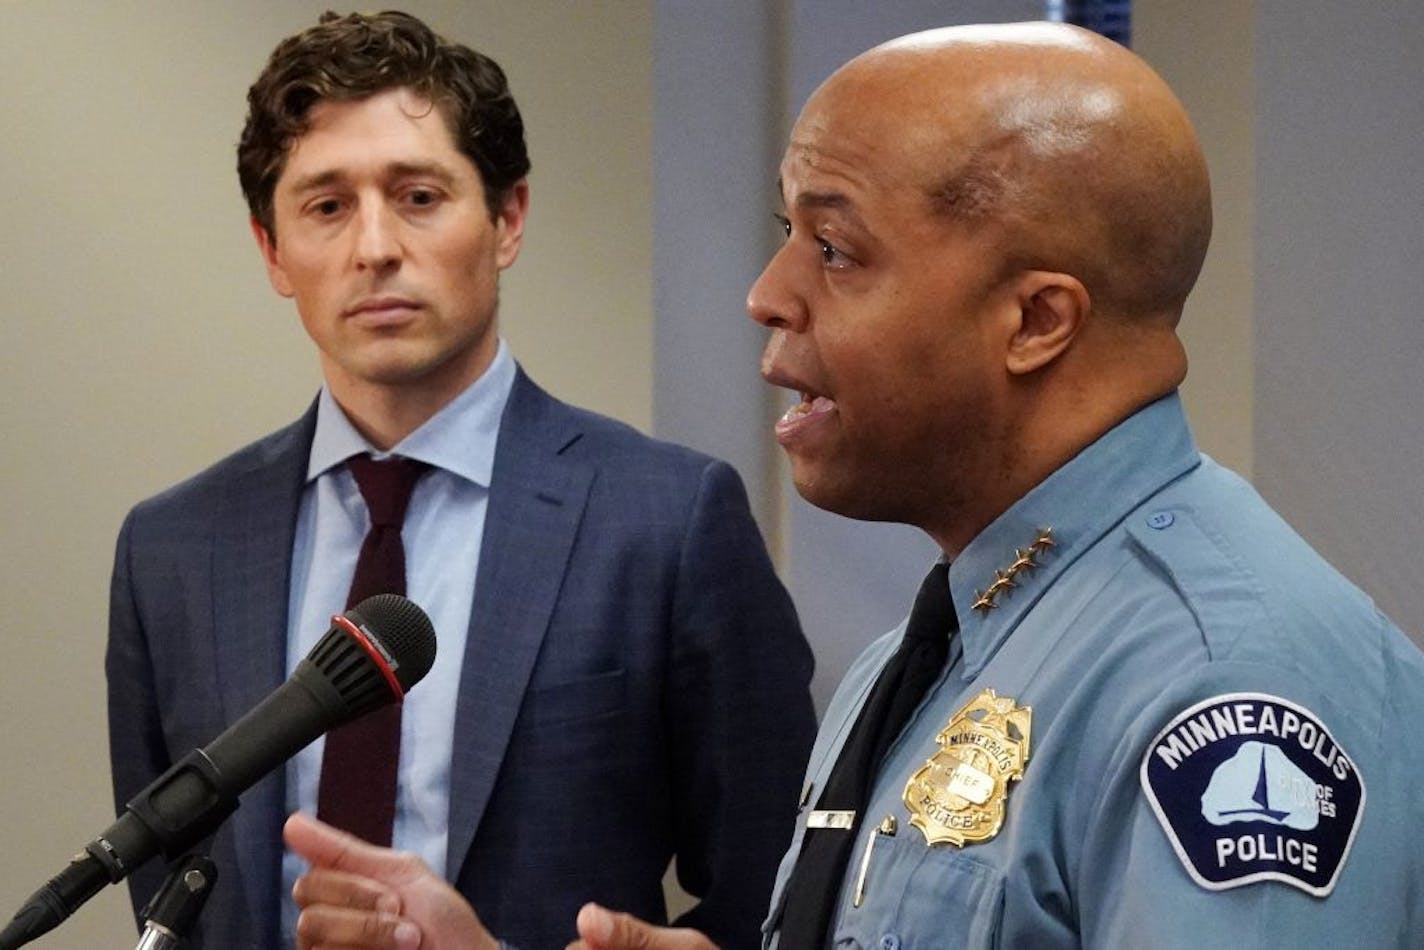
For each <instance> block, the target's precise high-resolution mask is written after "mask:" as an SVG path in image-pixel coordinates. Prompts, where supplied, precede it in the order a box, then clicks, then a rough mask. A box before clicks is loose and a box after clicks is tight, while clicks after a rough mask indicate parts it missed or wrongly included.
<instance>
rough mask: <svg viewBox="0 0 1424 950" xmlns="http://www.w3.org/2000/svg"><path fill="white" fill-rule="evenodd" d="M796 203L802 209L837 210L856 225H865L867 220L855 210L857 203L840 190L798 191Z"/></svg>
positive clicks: (859, 226)
mask: <svg viewBox="0 0 1424 950" xmlns="http://www.w3.org/2000/svg"><path fill="white" fill-rule="evenodd" d="M795 204H796V207H797V208H800V209H809V210H814V209H822V210H827V211H836V212H839V213H840V214H842V215H844V216H845V217H846V219H847V220H849V221H850V223H851V224H853V225H855V226H856V227H858V228H864V227H865V222H864V221H862V220H861V217H860V214H859V213H858V212H857V211H856V210H855V203H854V202H852V201H851V200H850V198H849V197H848V196H846V195H845V194H843V193H841V192H839V191H801V192H797V194H796V202H795Z"/></svg>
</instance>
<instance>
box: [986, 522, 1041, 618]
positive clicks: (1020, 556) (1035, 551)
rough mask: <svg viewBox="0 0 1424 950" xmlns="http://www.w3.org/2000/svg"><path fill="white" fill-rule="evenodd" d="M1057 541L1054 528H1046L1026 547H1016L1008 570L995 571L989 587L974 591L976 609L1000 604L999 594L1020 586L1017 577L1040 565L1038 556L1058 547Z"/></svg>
mask: <svg viewBox="0 0 1424 950" xmlns="http://www.w3.org/2000/svg"><path fill="white" fill-rule="evenodd" d="M1057 543H1058V542H1056V541H1054V540H1053V529H1052V528H1044V529H1043V530H1042V531H1040V532H1039V533H1038V537H1037V538H1034V540H1033V543H1032V544H1030V545H1029V546H1028V547H1027V548H1026V549H1024V550H1020V549H1018V548H1014V562H1013V563H1012V564H1010V565H1009V566H1008V568H1007V569H1006V570H995V571H994V582H993V583H992V584H990V585H989V587H988V589H986V590H982V591H981V590H976V591H975V592H974V609H975V610H980V611H983V612H984V613H988V612H989V611H991V610H993V609H994V608H995V607H997V606H999V604H998V598H999V595H1000V594H1002V593H1003V592H1004V591H1008V590H1013V589H1014V588H1015V587H1017V586H1019V585H1018V583H1017V581H1016V580H1015V578H1016V577H1017V576H1018V575H1020V574H1022V573H1024V572H1026V571H1031V570H1033V569H1034V568H1036V567H1038V566H1039V562H1038V558H1040V557H1042V556H1043V554H1044V553H1045V552H1047V551H1048V549H1049V548H1052V547H1056V546H1057Z"/></svg>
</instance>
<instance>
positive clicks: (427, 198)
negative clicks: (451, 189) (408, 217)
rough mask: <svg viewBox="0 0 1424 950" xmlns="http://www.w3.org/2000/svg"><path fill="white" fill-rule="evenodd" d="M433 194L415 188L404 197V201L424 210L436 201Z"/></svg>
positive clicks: (436, 197) (435, 196) (427, 190)
mask: <svg viewBox="0 0 1424 950" xmlns="http://www.w3.org/2000/svg"><path fill="white" fill-rule="evenodd" d="M438 197H439V196H438V195H436V194H435V192H433V191H430V190H429V189H426V188H417V189H416V190H414V191H412V192H411V193H410V194H408V195H407V196H406V200H407V201H409V202H410V203H411V204H413V205H416V206H417V207H421V208H425V207H429V206H430V205H433V204H435V202H436V200H437V199H438Z"/></svg>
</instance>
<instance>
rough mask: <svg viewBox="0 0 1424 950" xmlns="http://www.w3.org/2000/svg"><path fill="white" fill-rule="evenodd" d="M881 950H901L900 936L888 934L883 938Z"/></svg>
mask: <svg viewBox="0 0 1424 950" xmlns="http://www.w3.org/2000/svg"><path fill="white" fill-rule="evenodd" d="M880 950H900V935H899V934H886V935H885V936H883V937H881V938H880Z"/></svg>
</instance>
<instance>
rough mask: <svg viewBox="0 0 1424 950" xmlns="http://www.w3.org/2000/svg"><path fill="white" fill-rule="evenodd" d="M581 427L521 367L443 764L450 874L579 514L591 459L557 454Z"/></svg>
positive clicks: (474, 817)
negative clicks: (450, 747) (446, 768)
mask: <svg viewBox="0 0 1424 950" xmlns="http://www.w3.org/2000/svg"><path fill="white" fill-rule="evenodd" d="M579 434H580V430H579V428H578V427H577V425H576V423H575V421H574V418H573V415H572V413H570V412H569V411H568V409H567V407H565V406H563V405H562V404H561V403H559V402H558V401H557V400H555V399H553V398H552V397H551V396H549V395H548V394H547V393H545V392H544V391H543V390H541V389H539V387H538V386H536V385H534V383H533V382H531V381H530V380H529V378H528V377H527V376H525V375H524V373H523V371H522V370H521V371H520V372H519V374H518V375H517V376H516V378H515V382H514V388H513V390H512V391H511V392H510V396H509V403H508V405H507V406H506V407H505V411H504V418H503V419H502V420H501V422H500V431H499V441H498V443H497V446H496V450H495V463H494V472H493V475H492V477H491V484H490V498H489V507H488V509H487V511H486V514H485V529H484V540H483V542H482V544H481V547H480V559H479V568H478V571H477V573H476V579H475V599H474V605H473V609H472V610H471V615H470V631H469V639H468V641H467V643H466V647H465V658H464V663H463V664H462V667H461V673H460V694H459V699H458V702H457V706H456V711H455V743H454V751H453V755H452V759H451V763H450V839H449V851H448V857H447V859H446V871H447V876H448V877H449V878H450V879H451V880H454V879H455V878H456V877H457V876H458V874H459V871H460V867H461V866H462V865H463V864H464V861H465V857H466V854H467V853H468V851H469V849H470V844H471V842H472V841H473V840H474V836H475V830H476V828H478V826H479V823H480V819H481V817H482V816H483V815H484V811H485V806H486V805H487V804H488V803H489V798H490V793H491V791H492V790H493V788H494V782H495V779H496V777H497V776H498V774H499V770H500V763H501V762H502V760H503V758H504V754H505V749H506V748H507V747H508V745H509V738H510V734H511V733H512V731H513V729H514V722H515V719H516V718H517V717H518V714H519V707H520V705H521V703H522V701H523V698H524V691H525V688H526V686H527V685H528V682H529V677H530V674H531V672H532V671H533V668H534V661H535V659H536V657H537V656H538V654H539V647H540V645H541V644H542V643H543V640H544V634H545V631H547V629H548V627H549V620H550V617H551V615H552V613H553V609H554V603H555V601H556V600H557V599H558V594H559V587H560V585H561V584H562V583H563V579H564V574H565V572H566V570H567V568H568V563H569V556H570V552H571V551H572V549H573V543H574V538H575V536H576V535H577V533H578V527H579V523H580V521H581V520H582V519H583V513H584V507H585V504H586V502H587V499H588V492H589V486H590V484H591V483H592V481H593V475H594V472H593V468H592V467H591V466H589V465H588V464H586V463H582V462H578V461H576V460H574V459H571V458H569V457H567V455H565V454H564V451H565V449H567V448H568V447H569V446H570V445H572V444H573V443H574V442H575V441H577V439H578V437H579Z"/></svg>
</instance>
